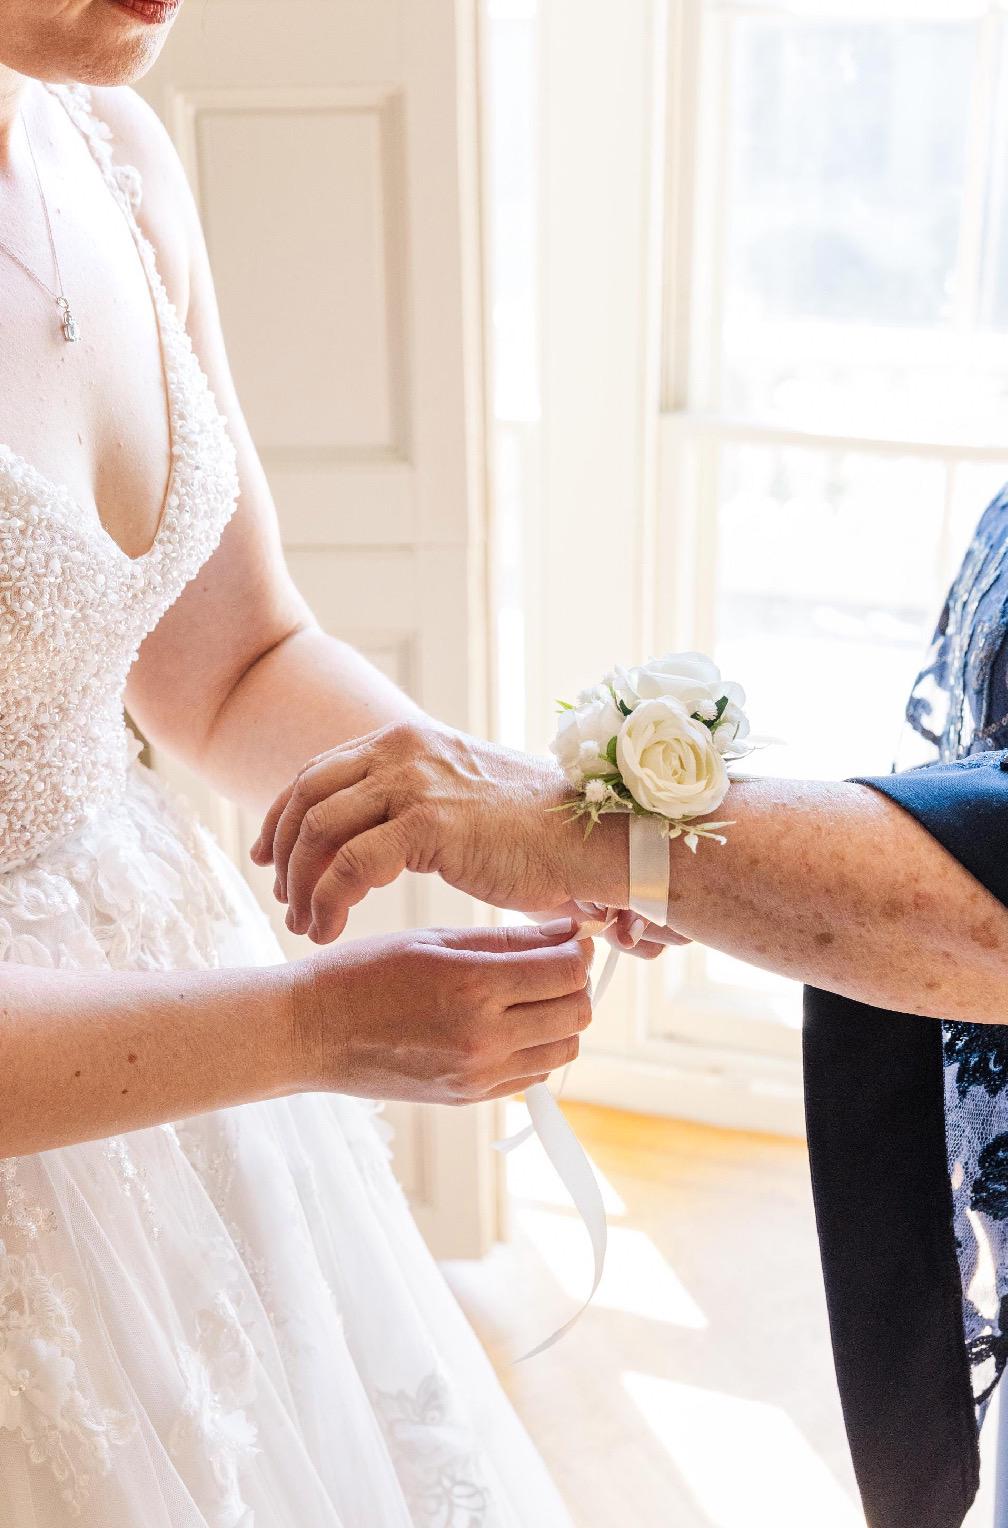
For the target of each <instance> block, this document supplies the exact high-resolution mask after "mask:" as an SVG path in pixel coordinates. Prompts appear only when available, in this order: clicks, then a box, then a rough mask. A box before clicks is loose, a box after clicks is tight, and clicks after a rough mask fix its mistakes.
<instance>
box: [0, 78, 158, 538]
mask: <svg viewBox="0 0 1008 1528" xmlns="http://www.w3.org/2000/svg"><path fill="white" fill-rule="evenodd" d="M45 89H46V90H47V91H48V93H49V94H50V95H51V96H54V97H55V99H56V100H57V101H59V103H60V105H61V106H62V107H63V109H64V111H65V112H66V114H67V117H68V118H69V120H70V122H71V123H72V124H73V126H74V127H76V128H77V129H78V131H79V132H80V133H81V136H82V137H83V138H84V141H85V142H86V144H87V146H88V148H89V149H90V151H91V155H92V158H93V159H94V161H95V163H96V165H97V167H98V170H99V173H100V174H101V177H102V179H103V180H104V182H105V184H106V186H107V187H108V190H109V191H110V193H111V195H112V197H113V200H114V201H115V203H116V205H117V206H118V208H119V210H120V212H121V213H122V215H123V217H124V218H125V220H126V224H127V226H128V228H129V230H130V233H131V235H132V237H133V242H134V245H135V247H136V251H137V256H138V258H139V260H140V265H141V267H142V269H143V273H144V278H145V280H146V282H147V290H148V292H149V294H150V299H151V307H152V308H153V310H154V323H155V327H156V329H157V340H158V350H159V353H160V357H161V377H162V382H163V386H164V402H165V416H166V419H167V422H168V471H167V475H166V480H165V488H164V494H163V496H162V500H161V508H160V512H159V514H158V519H157V524H156V525H155V527H154V535H153V537H152V539H151V543H150V545H149V546H148V547H147V549H146V551H143V552H140V553H138V554H137V556H135V557H133V556H131V555H130V554H129V552H127V551H126V549H125V547H123V546H121V545H120V543H119V542H118V541H117V540H116V539H115V537H114V536H113V535H112V532H111V531H110V530H109V529H108V528H107V526H106V524H105V522H104V520H103V519H102V514H101V506H100V505H99V503H98V499H97V495H96V496H95V502H94V504H93V505H92V506H91V507H90V510H89V508H88V507H87V506H86V505H84V504H82V503H81V502H80V500H79V499H78V498H77V497H76V495H75V494H73V493H71V491H70V489H69V488H68V487H67V486H66V485H65V484H63V483H58V482H57V481H56V480H55V479H54V478H51V477H49V476H48V474H47V473H45V472H42V471H41V470H40V469H39V468H38V467H36V466H35V464H34V463H33V462H31V461H29V460H28V459H27V458H26V457H23V456H21V455H19V454H18V452H16V451H14V450H13V449H12V448H11V447H10V446H8V445H6V444H0V456H2V457H4V458H5V459H6V460H7V461H8V462H9V463H11V464H12V465H14V466H16V467H18V468H19V469H20V470H21V471H22V472H23V473H24V474H25V475H27V476H29V477H30V478H31V479H32V480H33V481H34V482H35V484H36V486H37V487H38V489H39V491H40V492H41V493H43V494H44V495H45V496H46V498H49V499H53V500H57V501H61V502H62V503H64V504H65V505H67V506H68V507H69V508H71V509H73V510H74V511H75V512H76V513H77V514H78V515H80V516H81V517H82V518H88V517H90V518H91V519H93V520H94V522H95V524H96V526H97V530H98V532H99V534H100V536H101V538H102V540H103V541H104V542H105V543H107V545H108V547H109V548H110V549H111V550H112V551H113V553H114V554H115V555H116V556H117V557H119V558H120V559H121V560H122V561H123V562H124V563H127V564H128V565H129V566H130V567H133V568H142V567H143V566H145V565H146V564H147V563H148V562H151V561H152V560H153V559H154V558H155V557H156V555H157V553H158V552H159V550H160V546H161V541H162V533H163V532H164V530H165V526H166V522H167V520H168V512H169V508H170V507H171V503H172V499H173V497H174V496H175V481H176V469H177V462H178V450H177V442H178V438H179V421H178V419H177V417H176V412H175V398H174V392H175V389H174V388H173V387H172V384H171V379H170V377H169V370H168V341H167V336H166V329H165V326H166V319H167V309H168V308H171V307H172V304H171V299H170V298H169V296H168V292H167V289H166V287H165V285H164V282H163V280H162V278H161V274H160V271H159V270H158V268H157V259H156V256H155V254H154V249H153V246H152V245H151V243H150V240H149V239H147V238H146V237H145V235H144V233H143V230H142V229H141V228H140V225H139V223H138V222H137V219H136V216H135V214H134V211H133V207H132V205H131V203H130V200H129V198H128V197H127V195H126V193H125V192H124V190H123V188H122V185H121V183H120V182H119V181H118V180H117V178H116V174H115V169H116V167H115V166H114V165H113V164H112V160H111V153H110V152H109V150H108V146H107V143H106V141H105V139H106V135H107V132H108V130H107V128H106V127H105V124H104V123H102V122H101V121H100V120H99V119H98V118H97V117H96V116H95V115H94V113H93V112H92V110H91V105H90V101H89V100H88V99H87V97H86V95H84V94H83V93H82V92H80V91H77V92H74V93H73V94H72V95H71V93H70V91H69V90H68V89H67V88H66V87H63V86H60V85H50V84H47V85H46V86H45ZM120 168H121V169H124V170H127V172H128V173H131V174H132V176H134V177H135V179H136V181H137V182H138V181H139V176H138V174H137V172H136V171H132V170H130V169H129V168H128V167H125V166H122V167H120ZM172 312H174V309H173V308H172Z"/></svg>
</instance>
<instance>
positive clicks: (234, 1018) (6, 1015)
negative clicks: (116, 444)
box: [0, 964, 300, 1157]
mask: <svg viewBox="0 0 1008 1528" xmlns="http://www.w3.org/2000/svg"><path fill="white" fill-rule="evenodd" d="M290 970H291V968H290V967H280V966H277V967H267V968H264V969H250V970H232V971H196V972H186V971H184V972H171V973H169V972H163V973H162V972H149V973H148V972H142V973H141V972H111V971H110V972H102V973H81V972H63V971H44V970H38V969H36V968H35V967H29V966H21V965H16V964H4V965H0V1077H2V1079H3V1083H2V1087H0V1157H7V1156H22V1155H25V1154H27V1153H29V1152H35V1151H43V1150H48V1149H49V1148H51V1147H56V1146H65V1145H71V1144H73V1143H74V1142H77V1141H85V1140H94V1139H98V1138H102V1137H105V1136H108V1135H115V1134H118V1133H120V1132H124V1131H129V1130H138V1129H141V1128H143V1127H145V1126H149V1125H154V1124H160V1123H163V1122H164V1121H166V1120H176V1119H184V1118H186V1117H187V1116H189V1115H193V1114H201V1113H204V1112H205V1111H207V1110H209V1109H217V1108H225V1107H228V1106H229V1105H232V1104H237V1103H245V1102H249V1101H252V1100H255V1099H262V1098H269V1097H276V1096H278V1095H280V1094H284V1093H290V1092H294V1091H297V1089H298V1087H299V1085H300V1084H299V1079H298V1076H297V1068H298V1059H297V1045H296V1040H295V1026H294V1021H293V1007H292V999H291V995H290V993H289V990H288V988H289V980H288V973H289V972H290Z"/></svg>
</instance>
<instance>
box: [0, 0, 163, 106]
mask: <svg viewBox="0 0 1008 1528" xmlns="http://www.w3.org/2000/svg"><path fill="white" fill-rule="evenodd" d="M179 10H181V5H179V6H178V7H177V8H176V9H175V11H174V12H173V13H171V14H170V15H169V16H168V17H167V19H166V20H165V21H164V22H162V23H161V24H160V25H152V24H151V23H150V22H149V21H146V20H144V19H142V18H141V17H139V16H135V15H131V14H130V13H129V12H128V11H127V10H125V9H124V8H123V7H122V6H120V5H116V4H114V3H113V0H76V3H75V0H69V3H67V0H0V37H2V39H3V40H2V41H0V64H4V65H6V66H7V68H9V69H14V70H16V71H17V73H18V74H23V75H27V76H28V77H29V78H32V79H37V80H46V81H48V82H49V83H51V84H69V83H72V82H76V83H79V84H82V85H131V84H133V82H134V81H135V80H138V79H140V78H141V77H142V76H143V75H144V74H146V73H147V71H148V69H150V68H151V66H152V65H153V64H154V62H155V61H156V59H157V57H158V55H159V53H160V52H161V49H162V48H163V47H164V44H165V41H166V39H167V36H168V33H169V32H170V30H171V25H172V22H173V21H174V20H175V18H176V17H177V16H178V13H179Z"/></svg>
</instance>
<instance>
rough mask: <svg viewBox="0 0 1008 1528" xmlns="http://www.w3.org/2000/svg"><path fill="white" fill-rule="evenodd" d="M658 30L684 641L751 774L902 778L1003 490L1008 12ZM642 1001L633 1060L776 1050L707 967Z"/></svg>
mask: <svg viewBox="0 0 1008 1528" xmlns="http://www.w3.org/2000/svg"><path fill="white" fill-rule="evenodd" d="M487 6H488V27H489V57H490V60H491V62H490V66H489V67H490V70H491V85H492V89H491V90H490V93H489V98H490V101H491V110H492V153H491V155H490V169H491V182H492V197H491V199H492V203H493V207H494V212H493V217H492V228H491V242H492V266H493V273H494V274H493V299H492V301H493V320H494V322H493V337H494V347H495V377H496V384H495V420H494V429H495V447H496V469H495V470H496V496H497V497H496V505H497V511H498V530H497V535H498V553H499V559H498V569H499V579H500V580H501V585H500V590H499V593H500V594H501V596H502V597H501V599H500V601H499V611H500V622H501V627H500V631H501V635H502V639H506V641H507V643H508V644H509V645H508V662H507V663H506V664H505V665H504V666H503V667H502V674H501V678H502V685H501V692H502V715H503V718H504V723H505V728H504V730H505V731H506V733H507V735H508V737H509V740H513V741H517V742H520V741H521V740H522V738H521V725H520V719H521V710H522V708H521V695H520V694H519V693H517V689H518V688H520V682H516V681H515V679H514V675H515V672H516V670H515V665H514V664H513V662H512V661H511V655H512V654H513V652H514V651H516V650H518V649H517V646H516V645H515V644H520V643H521V642H522V641H523V640H524V641H528V640H529V638H528V631H529V628H528V623H527V620H524V619H523V611H524V613H525V615H526V616H527V607H526V604H525V603H524V600H525V595H524V594H523V586H522V571H521V570H522V568H523V567H525V566H527V561H528V558H527V554H528V527H529V525H530V523H531V522H532V519H533V518H534V516H535V514H536V512H537V507H538V506H537V497H536V495H537V492H538V479H537V457H536V453H537V450H538V444H539V441H540V432H541V431H546V432H548V430H549V400H548V398H546V399H545V400H541V399H540V385H539V378H540V363H541V357H539V355H538V349H537V333H538V330H537V317H538V316H537V309H536V304H537V290H538V289H537V281H536V270H537V262H538V261H539V260H541V258H542V247H541V241H540V240H539V238H538V235H537V223H536V210H537V207H538V206H539V200H538V199H539V198H540V196H542V195H543V194H544V192H543V188H542V186H541V185H540V184H539V181H538V178H537V177H538V174H539V163H540V160H539V137H538V129H537V121H538V116H537V112H538V106H539V104H540V102H541V99H542V98H543V95H542V93H544V92H546V91H548V89H549V81H548V80H541V79H540V78H539V74H538V72H537V68H538V66H537V53H536V37H537V25H538V21H539V20H541V15H540V7H539V6H538V5H537V4H536V3H535V0H526V3H518V0H512V3H510V4H508V3H505V0H487ZM571 14H572V18H573V17H574V14H575V13H574V10H573V9H572V12H571ZM669 14H670V33H671V35H672V36H674V37H677V38H679V40H680V50H679V52H678V53H677V52H676V51H675V49H674V48H670V49H669V60H670V61H669V93H670V95H672V97H673V101H672V105H673V107H675V106H676V101H675V99H674V97H675V92H676V91H677V90H682V89H683V82H684V81H685V82H687V84H692V82H694V81H698V82H699V85H698V87H697V88H696V90H695V97H696V99H695V106H694V105H690V107H689V109H688V115H687V116H686V118H685V119H684V117H683V114H682V113H681V112H677V111H675V110H672V111H670V112H669V114H668V121H669V123H673V122H674V123H675V124H676V127H675V131H673V130H672V128H671V127H669V129H668V130H667V132H666V139H665V141H664V142H663V143H662V145H661V150H660V152H661V154H662V155H663V156H664V158H665V159H666V160H667V161H668V164H669V165H670V166H671V167H672V168H673V169H674V170H675V171H676V172H677V177H676V183H677V184H678V185H679V186H681V187H682V186H685V187H687V188H688V194H682V195H679V196H676V197H674V198H671V199H670V200H669V202H668V205H667V206H666V207H665V224H664V227H663V229H662V245H663V262H664V268H665V272H666V279H665V289H666V292H667V293H668V294H671V299H674V301H675V319H674V323H672V322H670V321H669V320H668V316H667V315H666V316H665V327H666V334H665V345H664V348H665V350H666V351H667V354H666V355H665V364H664V373H665V377H666V381H665V385H664V389H663V391H664V400H663V408H662V411H661V418H660V426H661V429H662V430H663V431H664V432H665V433H664V435H663V437H662V438H663V440H665V441H671V442H672V451H673V453H674V454H675V456H676V460H677V462H678V465H679V467H680V468H681V471H679V473H678V475H676V473H675V471H671V472H670V471H666V473H665V476H664V479H663V481H665V482H672V483H673V485H674V486H673V488H672V489H667V490H666V492H667V494H668V497H667V499H666V500H663V501H661V502H659V504H658V506H657V514H658V516H659V517H660V519H662V520H663V521H665V522H668V521H670V520H674V522H675V526H676V533H675V538H674V546H675V548H676V552H677V554H678V553H679V550H680V549H681V548H683V547H685V548H688V549H689V555H690V556H692V557H694V558H695V566H696V575H695V578H694V579H693V581H692V582H693V584H694V585H695V587H696V589H697V590H698V591H699V594H698V596H697V599H696V609H695V611H693V612H692V613H691V617H690V619H691V621H692V622H693V629H692V631H690V632H687V633H685V636H686V638H687V639H688V640H690V641H691V643H692V644H693V645H696V646H699V647H702V648H705V649H711V648H713V649H714V651H715V652H716V654H717V656H718V659H719V661H720V662H721V664H722V667H723V668H724V669H725V670H726V671H727V672H730V673H732V674H737V675H738V676H739V677H742V678H744V680H745V682H746V685H747V688H748V689H749V691H750V695H751V697H752V701H753V707H752V709H753V712H754V714H755V715H756V716H757V717H758V719H759V727H760V730H761V731H769V732H774V733H776V734H778V735H780V736H781V737H783V738H784V739H785V740H786V745H787V746H786V747H783V748H781V749H778V750H776V751H775V753H774V754H773V756H772V757H768V758H767V759H766V760H765V761H761V767H763V766H764V765H765V767H766V768H768V769H770V770H771V771H772V772H773V773H776V774H786V775H796V776H798V775H800V776H811V777H819V778H844V777H846V776H849V775H852V774H863V773H873V772H882V771H885V770H886V769H888V768H889V767H891V765H892V764H893V762H894V760H899V761H900V762H901V763H907V762H916V758H915V757H913V756H912V750H911V751H910V752H908V749H907V739H906V736H905V731H904V729H903V727H902V722H901V718H902V712H903V707H904V704H905V700H906V697H907V694H908V693H909V689H910V686H911V684H912V682H913V679H914V677H915V675H916V673H917V670H918V667H919V664H920V660H921V657H922V654H923V651H924V649H925V646H926V643H927V641H928V638H929V636H930V633H931V630H932V629H933V625H934V621H935V618H936V616H937V614H938V612H939V610H940V606H941V602H942V598H943V595H944V591H945V588H946V586H947V583H948V580H949V578H950V576H951V574H952V573H953V572H954V569H955V566H956V564H957V562H958V559H959V557H960V556H961V554H962V551H963V549H964V547H965V545H966V543H967V541H968V539H969V536H970V534H971V532H972V529H973V527H974V525H975V523H976V521H977V519H978V518H979V515H980V512H981V511H982V509H983V508H984V506H985V504H986V503H987V502H988V501H989V499H990V498H991V497H992V495H993V494H994V492H995V491H996V490H997V488H998V487H999V486H1000V485H1001V484H1002V483H1003V481H1004V480H1005V479H1006V478H1008V9H1006V7H1005V6H1003V5H1000V4H985V3H970V0H946V3H937V0H873V3H872V4H870V5H869V4H867V3H864V4H861V3H859V0H846V3H841V0H792V3H791V4H789V5H788V6H782V5H779V4H775V5H770V4H760V3H755V0H753V3H748V0H678V3H673V4H672V5H671V6H670V13H669ZM681 22H682V23H684V24H683V25H680V24H679V23H681ZM572 26H574V21H573V20H572ZM574 45H575V39H574V37H573V35H572V39H571V46H572V48H573V47H574ZM684 50H685V51H684ZM568 141H569V142H570V143H571V144H575V145H576V135H575V134H573V133H572V134H571V135H570V138H569V140H568V139H567V138H566V137H565V143H567V142H568ZM631 171H632V167H629V166H628V170H627V173H628V174H629V173H631ZM671 299H670V300H671ZM684 334H685V335H687V336H688V339H687V341H686V342H685V343H684V340H683V336H684ZM666 467H667V462H666ZM673 467H675V463H673ZM643 598H645V594H644V591H642V599H643ZM673 614H677V613H676V612H673ZM656 624H657V638H658V640H662V639H663V636H664V632H665V629H666V627H665V626H663V624H662V621H661V619H660V617H659V619H658V620H657V623H656ZM666 625H667V628H668V630H672V629H673V625H674V629H675V631H676V633H677V637H676V640H677V641H680V640H682V637H683V634H682V625H681V622H676V623H673V621H672V620H671V619H670V620H669V621H668V622H667V623H666ZM535 661H536V653H535V650H534V644H531V645H530V646H529V650H528V652H527V655H526V662H527V663H528V664H533V665H534V663H535ZM516 683H517V687H516ZM803 703H804V704H803ZM796 712H797V713H799V714H798V715H797V716H796ZM649 980H650V982H651V985H650V987H649V993H650V996H649V998H648V1001H647V1005H646V1006H647V1014H646V1022H645V1023H644V1024H643V1026H642V1028H641V1029H640V1036H639V1039H638V1040H634V1041H631V1042H627V1043H628V1045H630V1046H631V1048H632V1047H634V1046H636V1047H637V1052H636V1053H638V1054H639V1055H641V1056H647V1057H648V1058H649V1059H650V1058H653V1057H654V1055H655V1051H654V1046H655V1045H660V1044H661V1043H663V1042H668V1041H672V1040H675V1039H676V1038H679V1039H686V1040H688V1041H700V1040H702V1042H703V1043H704V1044H706V1045H710V1044H717V1043H721V1044H723V1045H725V1046H731V1047H734V1048H736V1049H739V1048H742V1049H749V1050H751V1051H752V1052H754V1053H759V1052H763V1053H764V1054H770V1055H778V1054H790V1055H792V1056H794V1054H795V1033H794V1032H795V1030H796V1028H797V1024H798V1019H799V1007H798V993H797V990H796V989H795V987H794V986H793V985H792V984H790V983H787V982H782V981H779V980H778V979H776V978H774V977H771V976H769V975H764V974H761V973H759V972H754V971H753V970H752V969H751V968H749V967H746V966H742V965H740V964H738V963H737V962H734V961H732V960H729V959H727V958H725V957H723V956H721V955H714V954H710V953H708V952H705V951H702V950H697V949H690V950H686V951H684V952H682V953H681V954H678V955H676V956H673V957H671V958H669V959H668V960H666V961H665V962H664V963H663V966H662V970H661V972H660V974H659V973H657V972H656V973H655V975H654V977H653V978H649Z"/></svg>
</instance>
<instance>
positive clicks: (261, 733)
mask: <svg viewBox="0 0 1008 1528" xmlns="http://www.w3.org/2000/svg"><path fill="white" fill-rule="evenodd" d="M420 715H421V713H420V711H419V709H418V707H416V706H415V705H414V704H413V702H412V701H411V700H410V699H409V698H408V696H406V695H405V694H404V693H403V692H402V690H400V689H398V688H397V686H396V685H394V684H393V683H392V682H391V680H389V679H387V678H386V677H385V675H384V674H382V673H381V672H380V671H379V670H378V669H376V668H375V667H374V665H373V664H371V663H369V662H368V661H367V659H365V658H363V657H362V656H361V654H360V653H358V652H356V651H355V650H354V649H353V648H352V647H349V646H347V644H346V643H344V642H340V641H338V640H337V639H336V638H334V637H330V636H327V635H326V633H325V632H323V631H321V630H320V629H319V628H318V627H317V626H306V627H304V628H303V629H300V630H298V631H296V632H294V633H293V634H292V635H291V636H290V637H289V638H287V639H286V640H285V641H283V642H281V643H280V644H278V645H277V646H276V647H274V648H272V649H271V650H270V651H269V652H268V653H266V654H265V655H264V656H263V657H262V658H261V659H260V660H259V661H258V662H256V663H254V664H252V665H251V666H250V667H249V669H248V670H247V671H246V672H245V673H244V675H243V676H242V678H241V679H240V680H239V681H238V682H237V683H236V685H235V686H234V689H233V690H232V691H231V693H230V694H229V696H228V697H227V699H226V700H225V701H224V703H223V704H222V705H221V707H220V710H219V712H218V714H217V718H216V721H215V723H214V726H213V729H212V731H211V733H210V735H209V738H208V740H207V742H206V745H205V747H204V749H203V750H202V753H201V756H200V759H199V763H198V767H199V769H200V772H201V773H202V774H203V775H204V776H205V777H206V778H207V779H209V780H210V782H211V783H212V784H213V785H215V786H216V787H217V789H218V790H220V791H221V793H222V794H223V795H226V796H228V797H230V798H231V799H232V800H237V801H239V802H240V803H241V804H242V805H244V806H248V807H249V808H250V809H252V810H253V811H255V812H263V811H265V810H266V808H267V807H268V806H269V805H270V803H271V802H272V801H273V799H274V798H275V796H276V795H277V794H278V792H279V791H281V790H282V789H283V788H284V786H286V785H288V784H289V783H290V781H291V780H292V779H293V777H294V776H295V775H296V774H297V772H298V770H299V769H300V768H301V766H302V765H303V764H304V762H305V760H306V759H310V758H311V757H312V756H313V755H315V754H317V753H323V752H325V751H326V750H327V749H329V748H335V747H336V746H337V745H338V744H340V743H344V742H346V741H348V740H349V739H351V738H355V737H361V736H363V735H364V734H365V733H368V732H373V731H374V730H375V729H376V728H378V727H384V726H387V725H388V724H389V723H390V722H396V721H403V720H405V719H407V718H409V717H418V716H420Z"/></svg>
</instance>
